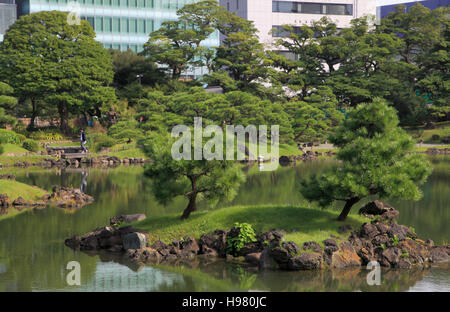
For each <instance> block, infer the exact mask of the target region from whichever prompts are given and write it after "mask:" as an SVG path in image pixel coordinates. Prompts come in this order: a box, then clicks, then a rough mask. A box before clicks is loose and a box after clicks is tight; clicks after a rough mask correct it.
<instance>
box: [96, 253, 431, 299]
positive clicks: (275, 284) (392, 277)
mask: <svg viewBox="0 0 450 312" xmlns="http://www.w3.org/2000/svg"><path fill="white" fill-rule="evenodd" d="M101 258H102V259H103V261H113V262H117V263H121V264H122V265H126V266H128V267H129V268H131V269H132V270H133V271H140V270H143V269H144V268H147V267H149V266H151V267H153V268H156V269H158V270H162V271H166V272H170V273H175V274H176V275H175V276H179V277H181V278H173V276H174V275H171V276H172V279H168V280H166V281H161V282H159V283H158V287H157V290H158V291H245V290H265V291H294V292H297V291H355V290H361V291H406V290H408V289H409V288H410V287H412V286H414V285H415V284H416V283H417V282H419V281H421V280H422V279H423V278H424V276H425V275H427V274H429V273H430V269H426V268H413V269H409V270H398V269H384V268H383V269H382V273H381V279H382V284H381V285H380V286H369V285H368V284H367V280H366V277H367V274H368V273H369V270H366V269H365V268H360V267H354V268H348V269H342V270H337V269H336V270H328V269H327V270H317V271H297V272H287V271H270V270H267V271H258V269H257V268H255V267H249V266H248V265H246V264H241V263H237V262H227V261H225V260H223V259H219V260H218V261H213V260H211V259H209V260H208V259H199V258H197V259H195V260H192V261H188V260H185V261H180V260H178V261H172V262H163V263H160V264H147V265H145V264H135V263H132V262H130V261H128V260H127V259H126V258H125V257H124V256H115V257H113V256H111V255H109V256H107V257H105V256H103V257H102V256H101ZM149 283H152V282H151V281H149Z"/></svg>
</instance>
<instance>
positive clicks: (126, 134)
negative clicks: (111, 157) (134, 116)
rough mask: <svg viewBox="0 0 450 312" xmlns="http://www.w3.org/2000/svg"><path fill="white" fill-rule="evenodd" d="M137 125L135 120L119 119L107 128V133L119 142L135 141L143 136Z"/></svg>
mask: <svg viewBox="0 0 450 312" xmlns="http://www.w3.org/2000/svg"><path fill="white" fill-rule="evenodd" d="M138 127H139V123H138V122H137V121H136V120H124V121H119V122H118V123H116V124H114V125H112V126H111V127H110V128H109V129H108V134H109V135H110V136H111V137H113V138H114V139H116V140H118V142H121V143H124V142H131V141H135V142H136V141H139V140H140V139H142V138H144V132H143V131H142V129H139V128H138Z"/></svg>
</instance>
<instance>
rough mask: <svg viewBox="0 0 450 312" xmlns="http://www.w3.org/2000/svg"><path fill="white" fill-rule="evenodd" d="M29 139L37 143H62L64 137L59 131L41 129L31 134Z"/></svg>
mask: <svg viewBox="0 0 450 312" xmlns="http://www.w3.org/2000/svg"><path fill="white" fill-rule="evenodd" d="M28 137H29V138H30V139H33V140H36V141H61V140H64V136H63V135H62V134H61V132H60V131H59V130H57V129H43V130H42V129H41V130H38V131H34V132H31V133H30V134H29V135H28Z"/></svg>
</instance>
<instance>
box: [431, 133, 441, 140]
mask: <svg viewBox="0 0 450 312" xmlns="http://www.w3.org/2000/svg"><path fill="white" fill-rule="evenodd" d="M440 139H441V136H440V135H439V134H433V135H432V136H431V140H432V141H439V140H440Z"/></svg>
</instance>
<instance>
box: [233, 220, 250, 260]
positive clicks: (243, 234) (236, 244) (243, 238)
mask: <svg viewBox="0 0 450 312" xmlns="http://www.w3.org/2000/svg"><path fill="white" fill-rule="evenodd" d="M234 227H236V228H239V235H238V236H236V237H231V238H229V239H227V253H228V254H236V253H237V252H239V251H240V250H241V248H242V247H244V245H245V244H250V243H253V242H255V241H256V233H255V230H254V229H253V227H252V226H251V224H248V223H239V222H236V223H235V224H234Z"/></svg>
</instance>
